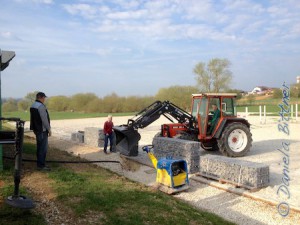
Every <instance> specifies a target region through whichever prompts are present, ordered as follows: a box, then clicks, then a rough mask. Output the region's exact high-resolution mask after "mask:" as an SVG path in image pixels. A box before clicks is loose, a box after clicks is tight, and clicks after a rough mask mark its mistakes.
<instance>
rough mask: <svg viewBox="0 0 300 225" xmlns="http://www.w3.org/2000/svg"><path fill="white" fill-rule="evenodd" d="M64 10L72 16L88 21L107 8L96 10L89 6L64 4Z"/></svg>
mask: <svg viewBox="0 0 300 225" xmlns="http://www.w3.org/2000/svg"><path fill="white" fill-rule="evenodd" d="M62 6H63V8H64V9H65V10H66V11H67V12H68V13H70V14H71V15H80V16H82V17H83V18H86V19H93V18H95V16H96V15H97V13H98V12H99V11H101V10H105V8H98V9H97V8H95V7H94V6H92V5H89V4H71V5H70V4H63V5H62Z"/></svg>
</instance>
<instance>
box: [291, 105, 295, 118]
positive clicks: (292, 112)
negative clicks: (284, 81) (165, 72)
mask: <svg viewBox="0 0 300 225" xmlns="http://www.w3.org/2000/svg"><path fill="white" fill-rule="evenodd" d="M293 117H294V105H291V119H292V120H293Z"/></svg>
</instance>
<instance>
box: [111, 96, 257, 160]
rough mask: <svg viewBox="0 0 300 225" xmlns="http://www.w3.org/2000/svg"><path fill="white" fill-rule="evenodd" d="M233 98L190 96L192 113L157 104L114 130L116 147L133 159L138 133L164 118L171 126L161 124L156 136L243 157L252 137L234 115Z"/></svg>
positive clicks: (169, 104) (244, 123)
mask: <svg viewBox="0 0 300 225" xmlns="http://www.w3.org/2000/svg"><path fill="white" fill-rule="evenodd" d="M235 98H236V94H233V93H223V94H220V93H206V94H193V95H192V108H191V113H188V112H186V111H185V110H183V109H181V108H179V107H178V106H176V105H174V104H172V103H170V102H168V101H164V102H160V101H156V102H154V103H153V104H151V105H150V106H148V107H147V108H145V109H143V110H142V111H141V112H139V113H138V114H136V116H135V117H134V118H133V119H130V120H128V123H127V125H121V126H116V127H114V131H115V133H116V138H117V140H116V144H117V145H116V147H117V149H118V150H119V151H120V152H121V154H124V155H128V156H136V155H137V154H138V141H139V140H140V134H139V133H138V132H137V130H138V129H139V128H144V127H146V126H148V125H149V124H150V123H152V122H153V121H155V120H157V119H158V118H159V117H160V116H161V115H163V116H165V117H166V118H168V119H169V120H170V121H172V123H171V124H163V125H162V126H161V132H160V133H159V134H158V135H159V136H163V137H166V138H181V139H186V140H194V141H199V142H201V146H202V148H203V149H204V150H207V151H214V150H220V152H221V153H222V154H223V155H225V156H229V157H240V156H245V155H246V154H247V152H248V151H249V150H250V148H251V146H252V135H251V132H250V124H249V122H248V121H247V120H245V119H243V118H238V117H237V116H236V110H235V104H234V100H235ZM212 109H213V110H212ZM173 119H175V120H177V123H174V122H173V121H174V120H173Z"/></svg>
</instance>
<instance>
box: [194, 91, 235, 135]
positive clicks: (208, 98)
mask: <svg viewBox="0 0 300 225" xmlns="http://www.w3.org/2000/svg"><path fill="white" fill-rule="evenodd" d="M192 98H193V102H192V115H193V116H194V118H195V121H197V123H198V124H197V127H198V129H199V133H198V139H199V140H204V139H211V138H212V137H213V136H214V134H215V133H216V132H217V131H218V128H219V127H220V124H221V123H222V121H223V120H224V118H233V117H236V110H235V101H234V99H235V98H236V94H232V93H224V94H220V93H218V94H217V93H207V94H193V95H192Z"/></svg>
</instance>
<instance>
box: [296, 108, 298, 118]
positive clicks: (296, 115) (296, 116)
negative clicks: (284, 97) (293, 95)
mask: <svg viewBox="0 0 300 225" xmlns="http://www.w3.org/2000/svg"><path fill="white" fill-rule="evenodd" d="M297 119H298V104H296V121H297Z"/></svg>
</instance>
